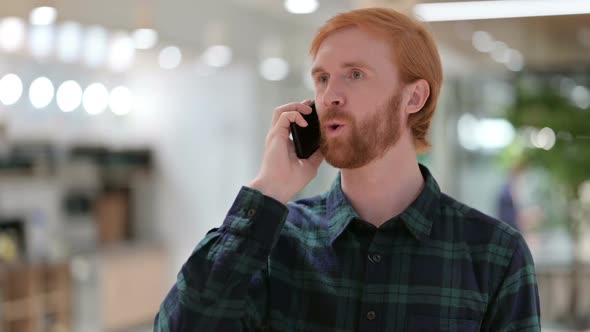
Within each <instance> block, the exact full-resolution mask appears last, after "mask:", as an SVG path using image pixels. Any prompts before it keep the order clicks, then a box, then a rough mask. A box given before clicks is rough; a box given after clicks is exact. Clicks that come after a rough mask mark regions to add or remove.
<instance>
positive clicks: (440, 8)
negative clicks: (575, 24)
mask: <svg viewBox="0 0 590 332" xmlns="http://www.w3.org/2000/svg"><path fill="white" fill-rule="evenodd" d="M588 13H590V1H587V0H560V1H555V0H528V1H522V0H496V1H459V2H437V3H422V4H417V5H416V6H414V15H415V16H416V17H417V18H418V19H421V20H423V21H426V22H441V21H462V20H484V19H495V18H512V17H533V16H555V15H575V14H588Z"/></svg>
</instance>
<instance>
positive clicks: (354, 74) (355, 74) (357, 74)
mask: <svg viewBox="0 0 590 332" xmlns="http://www.w3.org/2000/svg"><path fill="white" fill-rule="evenodd" d="M351 77H352V78H353V79H355V80H358V79H360V78H363V77H364V75H363V73H361V72H360V71H358V70H355V71H353V72H352V73H351Z"/></svg>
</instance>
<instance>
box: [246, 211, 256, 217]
mask: <svg viewBox="0 0 590 332" xmlns="http://www.w3.org/2000/svg"><path fill="white" fill-rule="evenodd" d="M255 214H256V210H254V209H250V210H248V217H249V218H252V217H254V215H255Z"/></svg>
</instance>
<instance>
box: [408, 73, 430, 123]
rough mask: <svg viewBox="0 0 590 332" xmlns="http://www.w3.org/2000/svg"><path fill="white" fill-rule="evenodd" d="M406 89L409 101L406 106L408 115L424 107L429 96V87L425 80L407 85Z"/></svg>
mask: <svg viewBox="0 0 590 332" xmlns="http://www.w3.org/2000/svg"><path fill="white" fill-rule="evenodd" d="M407 88H408V90H407V92H408V94H409V95H410V99H409V100H408V103H407V104H406V112H407V113H410V114H412V113H416V112H418V111H420V110H421V109H422V107H424V104H426V101H427V100H428V97H429V96H430V85H429V84H428V82H426V80H424V79H419V80H417V81H416V82H413V83H411V84H409V85H408V86H407Z"/></svg>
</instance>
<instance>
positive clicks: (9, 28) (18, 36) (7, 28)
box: [0, 17, 25, 52]
mask: <svg viewBox="0 0 590 332" xmlns="http://www.w3.org/2000/svg"><path fill="white" fill-rule="evenodd" d="M24 40H25V22H24V21H23V19H21V18H19V17H6V18H4V19H2V20H1V21H0V48H1V49H3V50H5V51H8V52H13V51H16V50H18V49H19V48H21V46H22V45H23V42H24Z"/></svg>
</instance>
